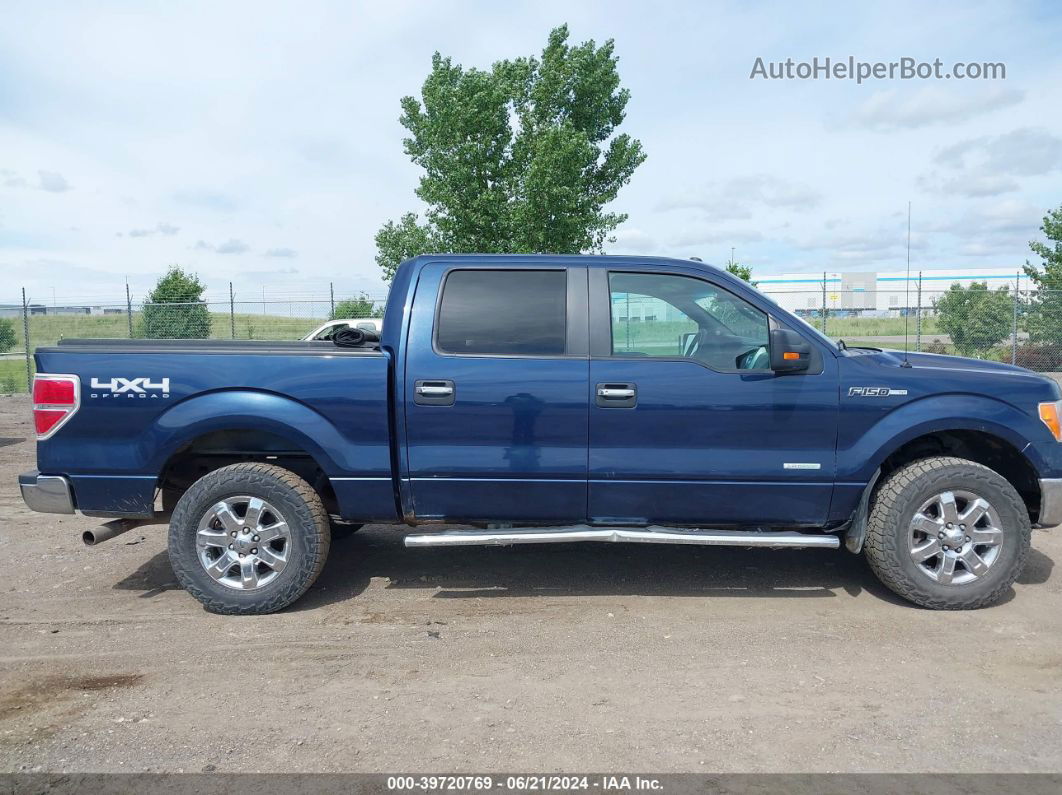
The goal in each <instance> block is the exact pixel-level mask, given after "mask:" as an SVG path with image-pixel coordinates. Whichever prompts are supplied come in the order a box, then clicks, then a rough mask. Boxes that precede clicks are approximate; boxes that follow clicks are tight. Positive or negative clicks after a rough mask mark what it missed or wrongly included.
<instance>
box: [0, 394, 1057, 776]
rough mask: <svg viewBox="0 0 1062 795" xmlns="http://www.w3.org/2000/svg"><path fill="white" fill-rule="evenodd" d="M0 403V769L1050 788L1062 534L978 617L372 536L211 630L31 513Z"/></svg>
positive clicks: (649, 555) (199, 615)
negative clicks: (847, 778)
mask: <svg viewBox="0 0 1062 795" xmlns="http://www.w3.org/2000/svg"><path fill="white" fill-rule="evenodd" d="M29 439H32V429H31V422H30V417H29V411H28V406H27V401H26V398H25V396H21V397H19V396H16V397H14V398H0V594H2V596H0V770H2V771H36V770H45V771H60V770H65V771H78V772H83V771H204V770H205V771H212V770H220V771H278V770H287V771H317V770H321V771H373V772H387V771H399V770H402V771H417V772H454V771H465V772H467V771H509V772H514V771H537V772H544V771H557V772H569V771H575V770H577V771H586V770H598V771H609V770H641V771H651V772H682V771H685V772H709V771H718V772H731V771H739V772H744V771H750V772H771V771H809V772H810V771H912V772H922V771H938V772H965V773H974V772H986V771H992V772H1013V771H1037V772H1058V771H1062V694H1060V692H1059V691H1060V684H1062V636H1060V631H1062V578H1060V577H1059V576H1058V575H1057V574H1056V573H1054V572H1053V569H1054V560H1056V559H1062V537H1060V532H1062V531H1053V532H1052V531H1047V532H1040V531H1038V532H1036V533H1035V534H1034V537H1033V545H1034V551H1033V553H1032V555H1031V557H1030V560H1029V565H1028V568H1027V569H1026V571H1025V573H1024V574H1023V575H1022V577H1021V578H1020V579H1019V581H1018V584H1017V585H1016V586H1015V588H1014V592H1013V593H1012V594H1011V595H1010V596H1009V597H1008V598H1007V599H1006V600H1005V603H1004V604H1001V605H999V606H997V607H994V608H989V609H986V610H981V611H976V612H966V613H935V612H930V611H926V610H920V609H917V608H914V607H911V606H909V605H907V604H905V603H903V602H901V601H899V600H898V599H896V598H894V597H893V596H892V595H891V594H889V593H888V592H887V591H885V589H884V588H882V587H881V586H880V585H878V584H877V582H876V581H875V580H874V578H873V576H872V575H871V574H870V572H869V571H868V569H867V567H866V565H865V564H864V563H863V561H862V560H861V559H859V558H856V557H853V556H852V555H849V554H847V553H845V552H833V551H824V550H814V551H797V550H792V551H768V550H757V551H746V550H738V549H710V548H683V547H658V548H654V547H651V546H643V545H636V546H621V545H601V546H592V545H586V546H576V545H561V546H558V547H555V548H549V547H539V548H535V547H516V548H509V549H501V548H498V549H488V548H482V549H477V548H468V549H455V550H406V549H404V548H403V547H402V544H401V540H402V534H401V532H396V531H395V530H394V529H390V528H387V527H370V528H366V529H365V530H363V531H362V532H360V533H358V534H357V535H355V536H353V537H352V538H349V539H347V540H344V541H337V542H336V544H335V545H334V546H333V551H332V556H331V558H330V560H329V563H328V566H327V568H326V569H325V572H324V574H323V576H322V577H321V579H320V581H319V582H318V583H317V585H316V586H315V587H314V588H313V589H312V590H311V591H310V592H309V593H308V594H307V595H306V596H305V597H304V598H303V599H302V600H301V601H300V602H299V603H297V604H296V605H295V606H294V607H293V608H291V609H289V610H287V611H285V612H283V613H281V614H278V615H273V616H263V617H251V618H231V617H221V616H214V615H210V614H209V613H206V612H204V611H203V609H202V608H201V607H200V606H199V604H198V603H196V602H195V601H194V600H193V599H192V598H191V597H189V596H188V595H187V594H185V593H184V592H183V591H181V590H180V589H179V588H178V587H177V585H176V584H175V582H174V578H173V573H172V572H171V570H170V566H169V564H168V562H167V560H166V554H165V533H164V530H163V528H161V527H149V528H145V529H144V530H143V531H142V532H140V533H138V532H136V531H134V532H133V533H130V534H127V535H125V536H121V537H119V538H117V539H114V540H113V541H110V542H107V543H105V544H103V545H101V546H99V547H96V548H93V549H87V548H85V547H83V546H82V545H81V542H80V540H79V535H80V533H81V531H82V530H84V529H85V528H86V527H90V526H91V524H92V520H91V519H86V518H84V517H62V516H47V515H43V514H34V513H31V512H30V511H28V510H27V509H26V508H25V507H24V506H23V505H22V502H21V500H20V498H19V496H18V487H17V485H16V479H15V478H16V475H17V473H19V472H20V471H24V470H28V469H32V468H33V466H34V460H33V459H34V445H33V442H32V441H28V440H29Z"/></svg>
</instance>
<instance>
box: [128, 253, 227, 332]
mask: <svg viewBox="0 0 1062 795" xmlns="http://www.w3.org/2000/svg"><path fill="white" fill-rule="evenodd" d="M205 289H206V286H205V285H204V284H203V283H202V282H201V281H199V277H198V276H196V275H195V274H194V273H185V272H184V271H182V270H181V269H180V268H179V267H177V266H176V265H174V266H173V267H172V268H170V269H169V270H168V271H166V275H165V276H163V277H162V278H161V279H159V281H158V283H157V284H156V285H155V289H154V290H152V291H151V292H150V293H148V297H147V298H146V299H145V301H144V309H143V311H142V312H141V315H140V324H139V331H140V336H142V337H148V338H150V339H206V338H207V337H209V336H210V310H209V309H207V305H206V304H205V303H203V300H202V296H203V290H205Z"/></svg>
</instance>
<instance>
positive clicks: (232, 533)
mask: <svg viewBox="0 0 1062 795" xmlns="http://www.w3.org/2000/svg"><path fill="white" fill-rule="evenodd" d="M195 540H196V551H197V553H198V557H199V562H200V564H202V566H203V569H204V571H206V573H207V574H208V575H210V577H211V578H212V579H214V580H216V581H217V582H219V583H221V584H222V585H224V586H225V587H226V588H233V589H235V590H238V591H253V590H255V589H257V588H263V587H265V586H266V585H268V584H269V583H271V582H272V581H273V580H275V579H276V578H277V576H278V575H279V574H280V572H282V571H284V567H285V566H286V565H287V563H288V553H289V552H290V551H291V530H290V529H289V527H288V523H287V522H286V521H285V520H284V517H283V515H282V514H281V513H280V511H278V510H277V509H276V508H275V507H273V506H272V505H270V504H269V503H268V502H266V501H265V500H263V499H260V498H259V497H249V496H240V497H226V498H225V499H223V500H219V501H218V502H217V503H215V504H214V505H212V506H211V507H210V509H209V510H208V511H207V512H206V513H205V514H203V518H202V519H201V520H200V522H199V527H198V529H197V530H196V535H195Z"/></svg>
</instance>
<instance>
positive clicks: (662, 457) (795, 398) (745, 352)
mask: <svg viewBox="0 0 1062 795" xmlns="http://www.w3.org/2000/svg"><path fill="white" fill-rule="evenodd" d="M590 299H591V312H592V320H591V353H592V357H591V363H590V385H591V389H592V390H593V403H592V404H591V406H590V475H589V476H590V488H589V514H590V518H591V519H593V520H595V521H604V522H609V521H618V522H634V523H646V522H649V523H652V522H661V523H672V524H676V523H678V524H686V523H691V524H706V523H707V524H750V523H752V524H761V523H771V524H786V525H801V524H811V525H815V524H821V523H822V522H824V521H825V520H826V518H827V515H828V511H829V507H830V500H831V496H832V492H833V481H834V474H835V469H836V466H835V444H836V437H837V405H838V397H837V373H836V360H835V358H834V357H833V356H832V355H829V353H828V352H827V353H823V352H822V351H821V350H819V349H818V347H817V345H816V346H814V350H815V351H816V353H815V355H814V357H813V359H814V361H813V365H812V367H811V369H810V370H809V371H808V372H806V373H794V374H786V375H778V374H775V373H774V372H773V371H771V370H770V369H769V358H768V344H769V339H768V337H769V335H768V331H769V328H770V325H771V324H772V323H773V322H777V321H776V320H773V319H772V318H771V317H770V316H769V314H768V312H767V311H765V309H764V308H761V307H757V306H755V305H754V304H753V303H752V302H750V301H748V300H746V299H745V298H743V297H742V296H740V295H738V294H736V293H734V292H732V291H731V290H729V289H728V288H727V286H725V285H723V284H719V283H715V282H713V280H712V279H711V278H710V274H708V273H705V272H704V271H698V270H694V269H691V270H690V272H689V273H682V274H680V273H676V272H669V271H663V270H659V269H657V270H650V269H646V270H645V271H641V272H639V271H637V270H613V269H607V268H603V267H593V268H591V272H590Z"/></svg>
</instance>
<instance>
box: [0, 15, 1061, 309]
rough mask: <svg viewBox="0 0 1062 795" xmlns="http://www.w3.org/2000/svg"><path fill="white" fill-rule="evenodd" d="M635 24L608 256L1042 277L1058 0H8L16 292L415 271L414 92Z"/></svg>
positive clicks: (2, 226)
mask: <svg viewBox="0 0 1062 795" xmlns="http://www.w3.org/2000/svg"><path fill="white" fill-rule="evenodd" d="M561 23H567V24H568V25H569V26H570V28H571V41H573V42H580V41H584V40H587V39H594V40H595V41H598V42H602V41H604V40H605V39H609V38H612V39H614V40H615V42H616V52H617V54H618V56H619V59H620V60H619V70H620V75H621V79H622V81H623V84H624V85H625V86H626V87H627V88H629V89H630V91H631V99H630V103H629V104H628V107H627V119H626V121H625V122H624V124H623V125H622V128H621V129H622V131H624V132H627V133H629V134H631V135H633V136H634V137H636V138H638V139H639V140H641V142H642V144H643V146H644V148H645V151H646V153H647V155H648V157H647V159H646V161H645V163H644V164H643V165H642V166H641V167H640V168H639V169H638V170H637V171H636V172H635V174H634V177H633V179H632V180H631V182H630V184H629V185H627V186H626V187H625V188H624V189H623V190H622V191H621V192H620V195H619V197H618V199H617V200H616V201H615V202H614V203H613V204H612V205H610V207H609V209H612V210H615V211H618V212H625V213H628V214H629V219H628V221H627V222H626V223H625V224H623V226H622V227H621V228H619V229H618V230H617V232H616V241H615V242H614V243H611V244H609V245H608V246H607V251H608V252H609V253H616V254H651V255H659V256H677V257H691V256H698V257H701V258H702V259H704V260H705V261H707V262H712V263H716V264H722V263H724V262H725V261H726V260H727V259H728V258H729V257H730V255H731V249H732V248H733V249H734V254H735V256H736V258H737V260H738V261H740V262H743V263H745V264H750V265H752V266H753V268H754V273H755V274H762V275H767V274H777V273H782V272H793V271H797V272H809V273H812V272H822V271H824V270H828V271H884V270H897V269H902V268H903V267H904V265H905V261H906V247H905V245H906V234H907V203H908V202H910V203H911V207H912V252H911V258H912V269H914V270H918V269H929V268H967V267H969V268H982V267H993V268H995V267H999V268H1004V269H1006V272H1011V271H1013V270H1016V269H1017V268H1019V267H1020V266H1021V264H1022V263H1024V261H1025V259H1026V258H1027V257H1029V256H1030V253H1029V251H1028V241H1029V240H1031V239H1034V238H1037V237H1039V236H1040V233H1039V231H1038V227H1039V226H1040V223H1041V219H1042V217H1043V215H1044V214H1045V213H1046V212H1047V211H1048V210H1049V209H1051V208H1056V207H1058V206H1059V205H1060V204H1062V190H1060V188H1062V101H1060V100H1062V47H1059V46H1058V42H1059V41H1062V6H1060V5H1059V4H1058V3H1056V2H1043V3H1023V2H1017V3H998V2H992V3H987V2H986V3H977V2H965V3H961V4H949V3H932V4H928V3H924V2H922V3H911V4H905V3H896V2H889V3H874V4H872V3H851V2H845V3H793V2H790V3H750V2H743V3H713V2H704V1H703V0H701V1H700V2H658V3H646V2H644V0H643V1H642V2H617V0H611V1H610V2H600V3H598V2H578V1H577V0H568V2H529V3H521V2H506V3H498V2H447V1H446V0H435V2H405V1H404V0H390V1H389V2H386V3H383V2H375V3H358V2H349V1H348V2H323V1H319V0H303V1H302V2H299V3H294V2H286V3H271V2H261V1H260V0H259V1H257V2H235V1H228V0H227V1H226V2H223V3H218V2H202V3H200V2H191V1H189V2H181V3H163V2H147V1H146V0H139V1H136V2H134V1H131V2H108V0H94V2H65V3H39V2H17V1H12V0H8V1H7V2H2V3H0V276H2V279H0V303H6V302H16V301H19V300H20V289H21V288H22V287H25V288H26V290H27V293H28V296H29V300H31V301H40V302H44V303H51V302H52V301H53V300H57V301H59V302H64V301H65V302H69V301H79V302H81V301H90V300H91V301H118V300H122V299H124V295H125V284H126V282H127V280H128V283H129V284H130V287H131V290H132V293H133V296H134V299H135V298H136V297H137V296H140V295H143V293H144V292H145V291H146V290H148V289H150V287H151V285H152V284H153V283H154V281H155V280H156V279H157V278H158V276H159V275H160V274H161V273H162V272H164V271H165V269H166V267H167V266H169V265H171V264H179V265H181V266H182V267H184V268H187V269H190V270H192V271H195V272H196V273H198V274H199V276H200V277H201V279H202V280H203V281H204V282H206V284H207V286H208V295H209V296H211V297H222V296H224V297H226V298H227V295H228V283H229V282H230V281H231V282H233V283H234V285H235V288H234V289H235V291H236V294H237V296H238V297H246V298H253V297H259V296H261V294H262V290H263V288H264V289H265V290H266V291H267V293H268V295H269V296H270V297H273V296H287V297H293V298H301V297H311V296H313V297H318V296H322V295H323V296H327V295H328V290H329V283H330V282H332V283H334V285H335V290H336V293H337V295H349V294H353V293H356V292H359V291H364V292H367V293H369V294H370V295H372V296H381V295H383V294H384V293H385V292H386V285H385V284H384V283H383V282H382V281H381V279H380V275H379V269H378V268H377V266H376V265H375V263H374V260H373V257H374V253H375V247H374V244H373V235H374V234H375V232H376V230H377V229H378V228H379V227H380V225H381V224H382V223H384V222H385V221H387V220H388V219H396V218H398V217H399V216H400V215H401V214H402V213H404V212H406V211H409V210H414V211H419V210H422V207H421V206H420V204H419V201H418V200H417V199H416V197H415V195H414V189H415V187H416V184H417V180H418V177H419V173H420V172H419V170H418V169H417V168H416V167H415V166H413V165H412V164H411V163H410V162H409V161H408V158H407V157H406V156H405V155H404V154H403V152H402V143H401V140H402V137H403V134H404V130H403V128H402V127H401V125H400V124H399V122H398V116H399V113H400V109H399V99H400V98H401V97H402V96H404V95H409V94H413V95H417V94H419V89H420V86H421V83H422V82H423V80H424V78H425V77H426V75H427V73H428V70H429V68H430V63H431V56H432V53H433V52H435V51H439V52H442V53H443V54H445V55H449V56H451V57H452V58H453V59H454V60H455V61H457V62H459V63H461V64H463V65H465V66H477V67H483V68H486V67H489V66H490V64H491V63H493V62H494V61H496V60H499V59H503V58H509V57H516V56H521V55H530V54H537V53H538V52H540V51H541V48H542V46H543V45H544V43H545V41H546V37H547V35H548V33H549V30H550V29H551V28H552V27H554V26H556V25H559V24H561ZM849 56H851V57H853V58H854V59H855V60H856V61H866V62H875V61H882V62H890V61H897V60H899V59H900V58H902V57H912V58H914V59H916V60H917V61H919V62H923V61H924V62H932V61H933V60H934V59H938V58H939V59H940V60H941V61H942V63H943V65H944V66H943V68H944V70H945V71H949V70H950V68H951V67H952V65H953V64H954V63H955V62H957V61H962V62H964V63H970V62H976V63H981V62H992V63H1003V64H1005V68H1006V78H1005V79H995V80H971V79H966V80H958V79H930V80H919V79H910V80H901V79H871V80H867V81H865V82H862V83H861V84H860V83H857V82H856V81H854V80H838V79H829V80H827V79H817V80H815V79H807V80H801V79H778V80H768V79H763V78H760V77H756V78H753V77H750V75H751V74H752V71H753V67H754V65H755V64H756V59H757V58H762V59H763V61H764V62H765V64H766V63H770V62H779V61H785V60H786V59H787V58H792V59H794V61H798V62H799V61H810V60H811V59H812V58H814V57H818V58H819V59H820V62H821V61H822V59H824V58H826V57H830V58H832V59H834V60H835V61H836V60H845V61H847V59H848V57H849Z"/></svg>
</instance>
